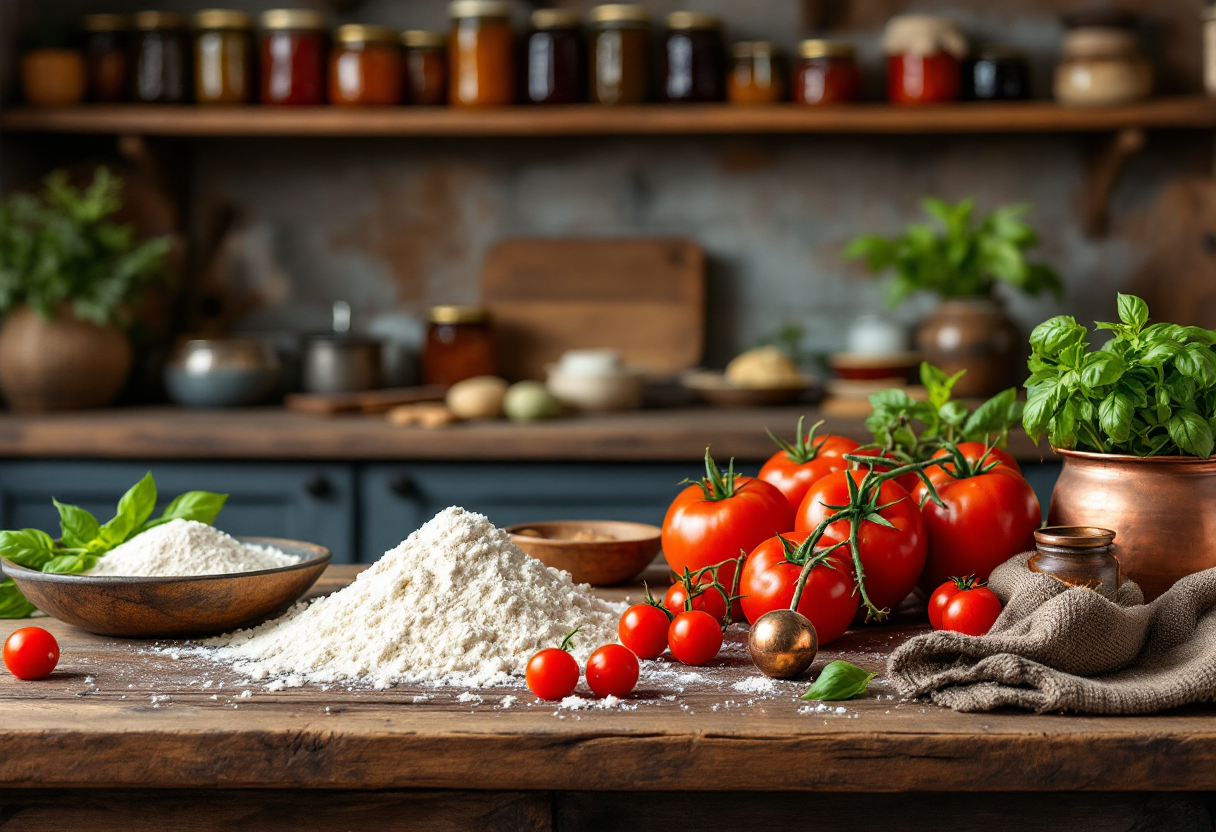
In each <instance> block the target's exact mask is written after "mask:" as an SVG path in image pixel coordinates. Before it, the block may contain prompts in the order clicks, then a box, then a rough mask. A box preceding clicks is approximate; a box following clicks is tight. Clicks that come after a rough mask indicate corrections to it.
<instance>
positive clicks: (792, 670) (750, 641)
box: [747, 610, 819, 679]
mask: <svg viewBox="0 0 1216 832" xmlns="http://www.w3.org/2000/svg"><path fill="white" fill-rule="evenodd" d="M747 651H748V652H749V653H751V656H752V661H753V662H755V664H756V667H758V668H760V672H762V673H763V674H764V675H765V676H770V677H772V678H774V679H797V678H798V677H799V676H801V675H802V674H803V673H806V671H807V668H809V667H810V666H811V663H812V662H814V661H815V655H816V654H817V653H818V652H819V637H818V636H816V635H815V625H813V624H812V623H811V621H810V619H809V618H807V617H806V616H805V615H803V614H802V613H798V612H794V611H793V610H773V611H772V612H766V613H765V614H764V615H762V616H760V617H759V618H758V619H757V620H756V623H755V624H753V625H752V631H751V633H750V634H749V635H748V637H747Z"/></svg>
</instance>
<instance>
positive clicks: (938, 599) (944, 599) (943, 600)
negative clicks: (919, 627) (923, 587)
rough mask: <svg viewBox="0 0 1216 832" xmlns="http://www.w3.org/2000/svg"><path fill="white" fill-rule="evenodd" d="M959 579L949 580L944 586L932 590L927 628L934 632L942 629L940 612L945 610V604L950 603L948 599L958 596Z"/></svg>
mask: <svg viewBox="0 0 1216 832" xmlns="http://www.w3.org/2000/svg"><path fill="white" fill-rule="evenodd" d="M960 583H961V579H960V578H951V579H950V580H948V581H946V582H945V583H944V584H942V585H941V586H939V587H938V588H937V589H935V590H933V594H932V595H930V596H929V603H928V607H929V626H930V627H932V628H933V629H935V630H940V629H941V628H942V610H944V609H945V608H946V604H949V603H950V599H951V598H953V597H954V596H955V595H958V593H959V591H960V590H961V589H962V587H961V586H959V584H960Z"/></svg>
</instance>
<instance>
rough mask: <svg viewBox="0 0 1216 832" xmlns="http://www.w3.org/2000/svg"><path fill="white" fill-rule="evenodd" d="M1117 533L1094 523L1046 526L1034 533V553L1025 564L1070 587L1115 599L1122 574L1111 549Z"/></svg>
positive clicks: (1032, 569)
mask: <svg viewBox="0 0 1216 832" xmlns="http://www.w3.org/2000/svg"><path fill="white" fill-rule="evenodd" d="M1114 542H1115V533H1114V532H1113V531H1111V530H1110V529H1099V528H1096V527H1094V526H1047V527H1045V528H1042V529H1039V530H1038V531H1036V532H1035V533H1034V545H1035V553H1034V554H1033V555H1031V556H1030V560H1029V561H1027V562H1026V566H1027V568H1028V569H1030V571H1031V572H1039V573H1042V574H1044V575H1048V576H1050V577H1052V578H1055V579H1056V580H1058V581H1061V582H1063V583H1066V584H1068V585H1069V586H1083V587H1087V588H1089V589H1092V590H1094V591H1095V592H1097V593H1099V594H1100V595H1103V596H1105V597H1106V598H1109V599H1111V600H1112V601H1113V600H1115V598H1116V597H1117V596H1118V594H1119V585H1120V584H1122V583H1123V573H1122V571H1121V570H1120V568H1119V561H1118V559H1117V558H1116V557H1115V556H1114V554H1113V553H1112V552H1111V547H1112V545H1113V544H1114Z"/></svg>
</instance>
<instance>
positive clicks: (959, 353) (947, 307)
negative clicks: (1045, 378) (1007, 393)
mask: <svg viewBox="0 0 1216 832" xmlns="http://www.w3.org/2000/svg"><path fill="white" fill-rule="evenodd" d="M1024 341H1025V339H1024V338H1023V337H1022V333H1021V331H1020V330H1019V329H1018V326H1017V324H1015V323H1014V322H1013V319H1011V318H1010V317H1009V316H1008V315H1007V314H1005V310H1004V308H1003V307H1002V306H1001V304H1000V302H999V301H997V300H994V299H992V298H951V299H948V300H943V301H942V302H941V304H940V305H939V306H938V307H937V309H936V310H935V311H934V312H933V314H932V315H930V316H929V317H927V318H925V320H924V321H922V322H921V325H920V328H919V329H918V330H917V332H916V345H917V348H918V349H919V350H920V352H921V355H922V356H923V357H924V360H925V361H928V362H929V363H930V364H933V365H935V366H937V367H941V368H942V369H943V370H945V371H946V372H947V373H950V374H951V375H953V374H954V373H957V372H958V371H959V370H966V371H967V374H966V375H965V376H963V377H962V378H960V379H959V380H958V384H956V385H955V386H954V395H955V396H957V397H960V398H985V397H987V396H991V395H993V394H995V393H999V392H1001V391H1002V390H1004V389H1006V388H1007V387H1017V386H1018V385H1020V384H1021V383H1022V381H1023V380H1024V379H1025V377H1026V370H1025V365H1024V363H1023V360H1022V359H1023V350H1024V347H1023V342H1024Z"/></svg>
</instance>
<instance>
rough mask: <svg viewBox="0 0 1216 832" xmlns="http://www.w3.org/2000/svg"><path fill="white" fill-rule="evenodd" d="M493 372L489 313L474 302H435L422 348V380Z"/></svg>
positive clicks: (446, 381) (447, 381)
mask: <svg viewBox="0 0 1216 832" xmlns="http://www.w3.org/2000/svg"><path fill="white" fill-rule="evenodd" d="M494 373H495V362H494V334H493V332H492V331H491V329H490V313H489V312H488V311H487V310H485V309H482V308H481V307H478V306H436V307H433V308H432V309H431V312H430V326H429V327H428V328H427V332H426V345H425V347H424V348H423V352H422V381H423V383H424V384H439V385H442V386H444V387H451V386H452V385H453V384H455V383H457V382H459V381H464V380H465V379H467V378H473V377H474V376H492V375H494Z"/></svg>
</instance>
